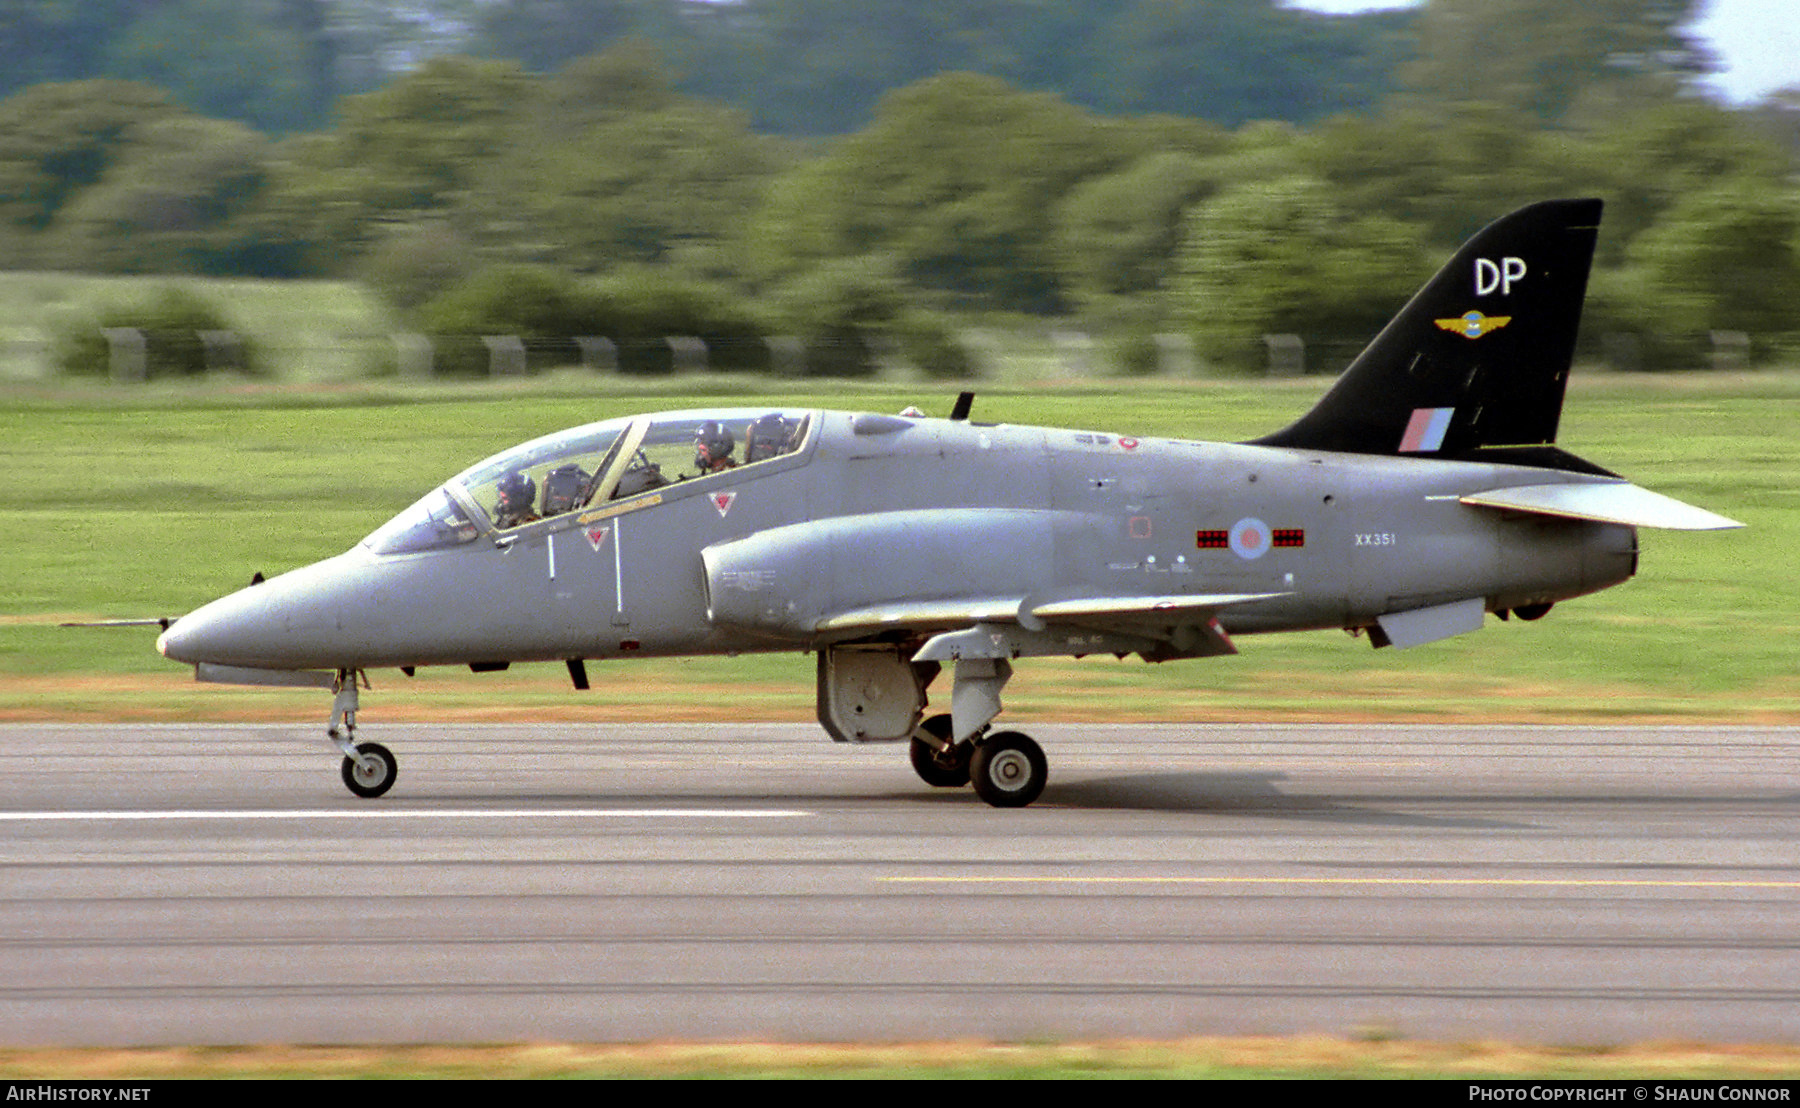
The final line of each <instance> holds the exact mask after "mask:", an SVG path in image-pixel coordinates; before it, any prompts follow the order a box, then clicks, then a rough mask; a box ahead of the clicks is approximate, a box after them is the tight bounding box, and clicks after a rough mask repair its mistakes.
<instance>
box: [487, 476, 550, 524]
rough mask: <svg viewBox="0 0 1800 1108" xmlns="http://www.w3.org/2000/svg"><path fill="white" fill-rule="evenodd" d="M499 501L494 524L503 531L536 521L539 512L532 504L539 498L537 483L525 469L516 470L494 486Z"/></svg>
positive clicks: (496, 505)
mask: <svg viewBox="0 0 1800 1108" xmlns="http://www.w3.org/2000/svg"><path fill="white" fill-rule="evenodd" d="M494 491H495V492H496V493H498V494H499V497H500V499H499V501H498V502H497V503H496V504H495V505H494V526H495V527H498V528H499V529H501V530H502V531H504V530H505V529H507V528H508V527H518V526H519V525H521V524H525V523H536V522H537V521H538V518H539V516H538V514H537V512H536V511H535V510H533V507H532V504H533V502H534V501H535V500H536V499H537V485H536V484H534V483H533V482H532V480H531V478H530V477H529V476H527V475H526V474H525V473H524V472H523V471H520V470H515V471H513V472H512V473H509V474H507V475H506V476H505V477H502V478H501V479H500V483H499V484H498V485H496V486H494Z"/></svg>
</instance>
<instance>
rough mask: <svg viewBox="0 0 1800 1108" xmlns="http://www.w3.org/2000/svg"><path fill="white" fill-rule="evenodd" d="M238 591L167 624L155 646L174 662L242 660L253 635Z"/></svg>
mask: <svg viewBox="0 0 1800 1108" xmlns="http://www.w3.org/2000/svg"><path fill="white" fill-rule="evenodd" d="M241 595H242V594H241V593H232V594H231V595H230V596H226V597H222V598H220V599H218V600H215V601H213V602H212V603H211V604H208V605H206V606H205V607H203V608H200V609H199V610H197V611H193V612H190V613H188V614H187V615H185V616H182V617H181V618H180V619H178V620H176V621H175V622H174V623H172V624H170V625H169V629H168V630H167V631H164V632H163V633H162V634H161V635H159V636H158V637H157V639H156V649H157V651H158V652H160V653H161V654H162V656H163V657H165V658H168V659H169V660H170V661H175V662H192V663H196V664H197V663H200V662H213V663H215V664H224V665H230V664H233V663H238V662H241V661H242V660H243V658H242V655H243V654H244V653H245V650H246V647H249V646H252V645H253V644H252V642H251V641H250V640H252V639H254V637H255V636H254V635H252V634H250V633H249V632H251V631H252V630H253V628H251V627H250V626H248V619H247V614H246V613H245V612H244V610H243V609H244V608H245V605H244V603H243V602H242V601H241V600H239V597H240V596H241Z"/></svg>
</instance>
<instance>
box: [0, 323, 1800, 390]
mask: <svg viewBox="0 0 1800 1108" xmlns="http://www.w3.org/2000/svg"><path fill="white" fill-rule="evenodd" d="M100 335H101V338H102V339H103V340H104V347H103V348H100V349H101V350H103V353H101V354H100V357H101V359H102V363H101V364H95V365H91V366H87V367H85V368H84V369H83V370H78V371H77V372H85V373H86V375H88V376H93V377H104V378H107V379H110V380H112V381H114V382H118V383H132V382H138V381H145V380H149V379H151V378H153V377H159V376H169V375H200V374H211V373H231V374H241V375H246V376H266V377H270V378H275V379H282V380H354V379H358V378H366V377H398V378H402V379H415V380H428V379H458V378H464V379H473V378H489V377H516V376H526V375H530V374H534V373H539V372H543V371H545V370H548V369H554V368H565V367H580V368H585V369H588V370H591V371H593V372H595V373H598V374H606V375H615V374H616V375H621V376H641V377H656V376H664V375H669V374H694V373H709V372H716V373H747V374H759V375H768V376H775V377H793V378H803V377H878V376H894V375H912V376H919V377H926V378H934V377H935V378H944V379H956V378H994V377H1019V378H1027V379H1030V378H1038V379H1041V378H1049V377H1075V378H1080V377H1090V376H1095V377H1098V376H1121V375H1152V376H1162V377H1175V378H1182V377H1194V376H1200V375H1203V374H1205V373H1207V372H1208V371H1209V369H1210V368H1211V367H1209V366H1208V365H1207V364H1206V362H1205V360H1204V359H1203V358H1202V357H1201V356H1200V355H1199V354H1198V352H1197V351H1196V349H1195V346H1194V342H1193V340H1192V338H1191V337H1190V336H1188V335H1185V334H1171V333H1164V334H1156V335H1151V336H1138V337H1137V338H1136V339H1134V340H1117V339H1105V338H1099V337H1096V336H1094V335H1091V334H1089V333H1087V332H1084V331H1080V330H1073V329H1067V328H1049V329H1046V330H1044V331H1042V332H1039V333H1036V334H1032V335H1027V334H1024V333H1022V332H1020V331H1016V330H997V329H983V328H968V329H965V330H963V331H960V332H958V333H957V334H956V335H955V336H954V338H953V339H952V340H951V342H952V344H953V345H954V347H955V349H954V350H953V351H952V353H951V356H950V357H949V358H948V359H934V358H931V357H930V356H927V357H926V358H920V357H917V356H914V355H913V354H912V353H911V352H909V351H908V350H907V349H905V347H904V346H903V344H901V343H899V342H897V341H895V340H894V339H892V338H891V337H889V336H886V335H871V334H859V335H855V336H851V337H848V338H845V337H838V338H826V339H820V338H802V337H799V336H782V335H777V336H762V337H754V338H744V337H731V338H726V339H712V340H708V339H706V338H703V337H699V336H684V335H671V336H649V337H641V338H635V339H626V340H621V341H615V340H614V339H612V338H609V337H606V336H598V335H583V336H562V337H543V336H522V335H426V334H419V333H408V332H401V333H396V334H387V335H372V334H364V335H303V336H295V337H292V338H287V339H265V338H257V339H250V338H247V337H245V336H243V335H241V334H238V333H236V332H232V331H197V332H165V331H150V330H144V329H140V328H130V327H111V328H105V329H103V330H101V331H100ZM1363 345H1364V340H1360V339H1343V338H1332V337H1324V338H1320V337H1305V336H1300V335H1293V334H1269V335H1264V336H1262V343H1261V347H1262V349H1261V351H1260V352H1259V353H1258V356H1257V357H1256V358H1255V359H1253V360H1252V362H1251V363H1250V364H1249V365H1248V366H1245V367H1241V368H1240V370H1238V372H1242V371H1243V370H1244V369H1247V370H1248V371H1249V372H1251V373H1253V374H1254V373H1261V374H1263V375H1266V376H1269V377H1298V376H1301V375H1303V374H1309V373H1320V374H1336V373H1338V372H1340V371H1341V370H1342V369H1343V368H1344V367H1345V366H1346V365H1348V364H1349V362H1350V361H1351V359H1352V358H1354V357H1355V356H1356V354H1357V353H1358V352H1359V351H1360V350H1361V349H1362V347H1363ZM1671 350H1675V351H1677V353H1676V354H1675V355H1674V356H1673V357H1671V353H1670V352H1671ZM1586 353H1587V354H1588V358H1587V360H1589V361H1591V362H1596V363H1598V364H1600V365H1603V366H1605V367H1606V368H1609V369H1612V370H1617V371H1621V372H1639V371H1647V370H1660V369H1678V368H1679V369H1688V368H1711V369H1715V370H1736V369H1745V368H1749V367H1750V366H1752V365H1754V364H1764V363H1768V362H1771V361H1774V362H1782V363H1789V364H1791V363H1793V362H1796V361H1800V332H1792V333H1775V334H1759V335H1754V336H1752V335H1750V334H1747V333H1745V332H1742V331H1714V332H1711V333H1709V334H1707V335H1704V336H1694V337H1692V338H1690V339H1688V340H1686V341H1685V342H1679V343H1671V342H1669V341H1668V340H1666V339H1663V340H1655V341H1653V340H1649V339H1646V338H1645V337H1643V336H1640V335H1636V334H1631V333H1613V334H1606V335H1602V336H1600V338H1599V340H1598V341H1597V342H1595V343H1592V344H1589V349H1588V351H1587V352H1586ZM56 360H57V352H56V350H55V344H54V342H53V341H52V340H51V339H50V338H49V337H48V336H45V335H42V334H39V333H36V332H29V331H27V332H19V331H12V332H5V331H0V380H4V379H10V380H34V379H36V380H42V379H48V378H51V377H54V376H56V375H57V374H58V373H59V372H61V371H60V370H59V368H58V366H57V365H56ZM1004 366H1012V367H1014V368H1013V369H1012V370H1011V371H1003V370H1002V367H1004Z"/></svg>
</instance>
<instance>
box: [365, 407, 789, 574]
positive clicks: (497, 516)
mask: <svg viewBox="0 0 1800 1108" xmlns="http://www.w3.org/2000/svg"><path fill="white" fill-rule="evenodd" d="M815 422H816V421H815V420H814V418H813V413H811V412H806V411H786V410H780V409H775V410H771V409H768V408H727V409H714V410H697V411H686V412H665V413H662V414H658V415H650V416H634V417H631V418H627V419H611V420H606V421H604V422H601V423H590V424H587V425H586V426H583V427H575V428H571V429H570V430H567V431H559V432H557V433H556V434H554V435H546V436H544V437H543V438H541V439H533V440H531V441H530V442H527V443H524V444H522V445H520V446H516V447H514V448H512V449H511V450H507V451H505V452H503V453H500V454H496V455H494V456H493V457H492V458H489V459H487V460H486V461H482V462H479V463H477V464H476V465H474V466H471V467H470V468H468V469H466V470H464V471H463V472H462V473H460V474H458V475H457V476H455V477H453V478H451V479H450V480H449V481H448V482H446V483H445V484H444V485H442V486H441V487H439V488H436V489H433V490H432V491H431V492H429V493H427V494H426V495H425V496H424V497H423V498H421V499H420V500H419V501H418V502H417V503H416V504H414V505H413V506H412V507H410V508H408V509H406V511H404V512H401V513H400V514H399V515H397V516H395V517H394V518H393V519H391V520H389V521H388V522H387V523H385V524H383V525H382V526H381V527H380V528H379V529H377V530H376V531H375V532H374V533H373V534H371V535H370V536H369V537H368V538H366V539H364V540H363V544H364V545H365V546H367V547H369V549H371V550H373V551H374V552H375V553H377V554H411V553H417V552H419V551H424V550H436V549H440V548H443V547H449V546H457V545H460V544H462V543H466V542H472V541H473V540H474V539H475V538H476V537H477V536H479V535H481V534H482V533H483V532H487V531H494V532H499V531H508V530H511V529H513V528H515V527H523V526H525V525H527V524H531V523H537V522H539V521H542V520H546V519H552V518H555V517H557V516H562V515H567V514H569V513H571V512H577V511H580V510H582V509H584V508H589V507H592V506H594V505H597V504H604V503H606V502H608V501H612V500H623V499H625V498H627V497H632V496H637V495H640V494H643V493H648V492H651V491H653V490H657V489H662V488H666V487H668V486H671V485H681V484H683V483H684V482H692V481H700V480H705V479H707V478H711V477H717V476H719V475H721V474H724V473H728V472H733V471H736V470H738V469H742V468H744V467H747V466H755V465H759V464H761V463H764V462H770V461H774V460H775V459H777V458H782V457H786V456H788V455H790V454H794V453H796V452H797V451H799V450H800V449H801V448H802V447H803V446H804V445H805V444H806V440H807V435H808V434H809V432H810V431H811V429H812V427H813V425H814V423H815Z"/></svg>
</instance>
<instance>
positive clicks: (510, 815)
mask: <svg viewBox="0 0 1800 1108" xmlns="http://www.w3.org/2000/svg"><path fill="white" fill-rule="evenodd" d="M811 815H813V813H812V812H807V811H802V810H799V809H793V808H541V809H532V808H491V809H487V808H419V809H404V810H400V811H395V810H393V809H381V808H374V809H366V810H362V811H357V810H353V809H341V810H340V809H333V808H293V809H285V810H275V809H266V808H246V809H240V810H228V809H227V810H218V811H196V812H158V811H118V812H0V823H68V822H76V821H80V820H90V821H95V822H147V821H153V820H184V819H190V820H227V819H230V820H241V819H356V820H369V819H801V818H805V817H808V816H811Z"/></svg>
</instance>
